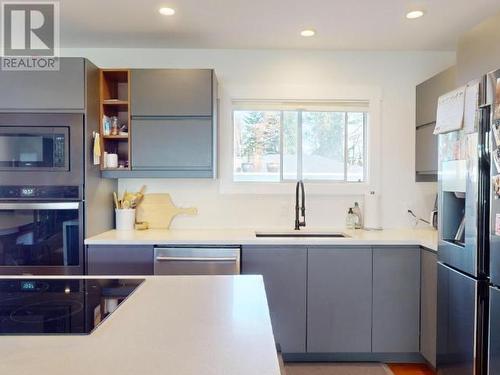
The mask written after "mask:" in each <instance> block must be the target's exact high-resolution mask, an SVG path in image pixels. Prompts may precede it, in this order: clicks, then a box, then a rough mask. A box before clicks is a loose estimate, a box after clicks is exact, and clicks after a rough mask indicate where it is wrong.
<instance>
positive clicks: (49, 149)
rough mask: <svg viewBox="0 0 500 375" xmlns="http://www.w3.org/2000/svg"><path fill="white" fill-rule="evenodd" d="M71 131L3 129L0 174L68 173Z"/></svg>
mask: <svg viewBox="0 0 500 375" xmlns="http://www.w3.org/2000/svg"><path fill="white" fill-rule="evenodd" d="M68 140H69V128H68V127H49V126H44V127H42V126H39V127H10V126H0V170H2V171H54V170H55V171H68V170H69V146H68Z"/></svg>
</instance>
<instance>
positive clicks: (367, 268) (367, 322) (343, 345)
mask: <svg viewBox="0 0 500 375" xmlns="http://www.w3.org/2000/svg"><path fill="white" fill-rule="evenodd" d="M371 285H372V251H371V248H370V247H324V248H323V247H317V248H316V247H314V248H309V255H308V283H307V294H308V305H307V351H308V352H312V353H331V352H337V353H338V352H342V353H368V352H370V351H371V345H372V343H371V341H372V337H371V330H372V322H371V317H372V288H371Z"/></svg>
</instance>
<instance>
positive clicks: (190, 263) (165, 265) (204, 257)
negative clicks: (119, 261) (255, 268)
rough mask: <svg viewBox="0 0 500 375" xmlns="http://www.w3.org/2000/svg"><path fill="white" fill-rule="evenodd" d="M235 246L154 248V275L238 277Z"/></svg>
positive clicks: (237, 260)
mask: <svg viewBox="0 0 500 375" xmlns="http://www.w3.org/2000/svg"><path fill="white" fill-rule="evenodd" d="M240 254H241V249H240V248H239V247H236V246H228V247H223V246H218V247H211V246H200V247H155V252H154V258H155V262H154V274H155V275H238V274H239V273H240V257H241V255H240Z"/></svg>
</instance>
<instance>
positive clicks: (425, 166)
mask: <svg viewBox="0 0 500 375" xmlns="http://www.w3.org/2000/svg"><path fill="white" fill-rule="evenodd" d="M456 70H457V69H456V67H455V66H452V67H451V68H448V69H446V70H444V71H443V72H441V73H439V74H437V75H435V76H434V77H432V78H430V79H428V80H427V81H425V82H422V83H421V84H419V85H418V86H417V88H416V118H415V124H416V128H417V129H416V144H415V172H416V174H415V176H416V177H415V180H416V181H417V182H425V181H437V171H438V145H437V136H436V135H434V134H433V131H434V127H435V124H436V113H437V104H438V99H439V97H440V96H441V95H443V94H445V93H447V92H449V91H451V90H453V89H455V88H456V86H457V85H456V75H457V73H456Z"/></svg>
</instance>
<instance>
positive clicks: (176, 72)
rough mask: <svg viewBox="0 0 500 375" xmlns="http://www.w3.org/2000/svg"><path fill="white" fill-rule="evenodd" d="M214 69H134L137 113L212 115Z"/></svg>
mask: <svg viewBox="0 0 500 375" xmlns="http://www.w3.org/2000/svg"><path fill="white" fill-rule="evenodd" d="M212 78H213V71H212V70H210V69H135V70H132V71H131V83H130V90H131V97H132V102H131V105H132V115H133V116H211V115H212V107H213V105H212V103H213V101H212V87H213V86H212Z"/></svg>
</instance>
